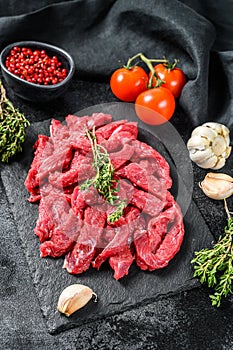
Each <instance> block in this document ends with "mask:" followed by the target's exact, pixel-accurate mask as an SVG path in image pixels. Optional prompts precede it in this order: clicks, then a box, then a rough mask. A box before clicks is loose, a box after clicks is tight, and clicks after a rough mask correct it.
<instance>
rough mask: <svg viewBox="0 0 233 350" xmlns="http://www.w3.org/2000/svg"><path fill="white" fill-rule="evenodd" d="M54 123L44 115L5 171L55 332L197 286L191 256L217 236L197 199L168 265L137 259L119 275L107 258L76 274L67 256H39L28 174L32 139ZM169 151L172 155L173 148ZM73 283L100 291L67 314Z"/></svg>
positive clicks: (47, 318)
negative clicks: (156, 266)
mask: <svg viewBox="0 0 233 350" xmlns="http://www.w3.org/2000/svg"><path fill="white" fill-rule="evenodd" d="M49 123H50V121H44V122H38V123H34V124H32V125H31V126H30V128H29V129H28V135H27V141H26V142H25V144H24V151H23V153H22V155H20V156H19V157H18V159H17V161H14V162H12V163H11V164H9V165H5V166H4V167H3V168H2V171H1V176H2V180H3V183H4V186H5V189H6V193H7V196H8V200H9V203H10V205H11V209H12V212H13V215H14V218H15V221H16V224H17V228H18V232H17V233H16V234H19V239H20V238H21V240H22V242H23V246H24V251H25V255H26V259H27V262H28V265H29V269H30V273H31V276H32V279H33V284H34V286H35V290H36V295H37V297H38V300H39V303H40V307H41V310H42V313H43V315H44V317H45V321H46V323H47V327H48V331H49V333H57V332H60V331H64V330H67V329H69V328H72V327H77V326H79V325H80V324H83V323H85V322H91V321H94V320H96V319H100V318H104V317H106V316H109V315H112V314H116V313H120V312H123V311H125V310H127V309H130V308H133V307H136V306H139V305H142V304H146V303H149V302H151V301H153V300H155V299H156V298H158V297H160V296H164V295H168V294H174V293H177V292H179V291H181V290H186V289H191V288H193V287H195V286H197V285H198V282H197V280H196V279H193V278H192V274H193V271H192V266H191V264H190V260H191V259H192V257H193V253H194V251H195V250H199V249H200V248H202V247H204V246H207V245H209V244H210V242H211V241H212V240H213V237H212V235H211V233H210V232H209V229H208V227H207V226H206V224H205V222H204V220H203V219H202V217H201V214H200V212H199V210H198V209H197V207H196V205H195V204H194V202H193V201H191V204H190V206H189V209H188V211H187V213H186V215H185V218H184V222H185V232H186V233H185V238H184V241H183V244H182V247H181V250H180V252H179V253H178V254H177V255H176V256H175V258H174V259H173V260H172V261H171V262H170V264H169V266H168V267H166V268H164V269H162V270H158V271H154V272H143V271H141V270H140V269H139V268H137V267H136V266H135V265H133V266H132V267H131V268H130V271H129V275H128V276H126V277H124V278H123V279H122V280H120V281H116V280H114V278H113V271H112V270H111V269H110V267H108V265H107V264H106V265H105V266H104V267H103V268H102V269H101V270H100V271H99V272H98V271H97V270H95V269H92V268H91V269H89V270H88V271H87V272H86V273H84V274H82V275H78V276H73V275H69V274H68V273H67V272H66V270H64V269H62V265H63V258H60V259H50V258H45V259H41V258H40V257H39V240H38V238H37V237H36V236H35V235H34V233H33V229H34V227H35V223H36V220H37V217H38V207H37V205H35V204H30V203H29V202H28V201H27V200H26V198H27V197H28V193H27V191H26V189H25V187H24V180H25V178H26V175H27V171H28V169H29V166H30V163H31V160H32V157H33V152H32V145H33V143H34V142H35V140H36V138H37V135H38V133H43V134H48V130H49ZM144 137H145V134H144V135H142V138H144ZM155 143H157V146H158V148H160V149H159V151H160V152H161V153H164V152H165V150H164V148H163V146H162V145H160V144H159V142H158V140H157V141H155ZM164 156H165V157H166V158H169V156H168V154H167V153H166V154H164ZM169 161H171V160H170V159H169ZM171 165H172V164H171ZM172 173H173V175H174V176H173V178H174V177H175V176H176V175H175V171H174V167H173V166H172ZM174 182H176V180H175V181H174ZM173 191H174V192H176V188H175V187H174V188H173ZM72 283H82V284H85V285H88V286H90V287H91V288H92V289H93V290H94V291H95V293H97V295H98V303H91V302H90V303H89V304H88V305H87V306H86V307H85V308H83V309H81V310H79V311H78V312H77V313H75V314H74V315H73V316H71V317H70V318H66V317H65V316H63V315H61V314H60V313H59V312H58V311H57V310H56V306H57V301H58V298H59V295H60V293H61V291H62V290H63V289H64V288H65V287H66V286H68V285H70V284H72Z"/></svg>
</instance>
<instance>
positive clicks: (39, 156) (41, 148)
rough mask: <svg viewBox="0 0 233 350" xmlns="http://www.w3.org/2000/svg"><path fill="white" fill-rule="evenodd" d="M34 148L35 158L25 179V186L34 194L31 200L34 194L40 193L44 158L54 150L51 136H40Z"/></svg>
mask: <svg viewBox="0 0 233 350" xmlns="http://www.w3.org/2000/svg"><path fill="white" fill-rule="evenodd" d="M33 148H34V149H35V153H34V159H33V161H32V164H31V167H30V170H29V172H28V175H27V177H26V180H25V186H26V188H27V190H28V192H30V193H31V194H32V198H31V199H29V201H33V195H35V194H36V195H39V193H40V191H39V185H40V181H39V177H38V172H39V169H40V166H41V163H42V162H43V160H44V159H45V158H46V157H48V156H50V155H51V154H52V152H53V145H52V144H51V142H50V138H49V137H48V136H44V135H39V136H38V139H37V141H36V143H35V145H34V147H33Z"/></svg>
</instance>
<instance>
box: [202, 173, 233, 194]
mask: <svg viewBox="0 0 233 350" xmlns="http://www.w3.org/2000/svg"><path fill="white" fill-rule="evenodd" d="M199 186H200V188H201V189H202V191H203V192H204V193H205V195H206V196H207V197H209V198H212V199H217V200H222V199H226V198H228V197H230V196H231V195H232V194H233V178H232V177H231V176H229V175H227V174H223V173H208V174H207V175H206V176H205V178H204V180H203V181H202V182H201V183H200V184H199Z"/></svg>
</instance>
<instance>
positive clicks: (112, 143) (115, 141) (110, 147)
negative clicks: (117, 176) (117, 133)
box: [101, 137, 123, 153]
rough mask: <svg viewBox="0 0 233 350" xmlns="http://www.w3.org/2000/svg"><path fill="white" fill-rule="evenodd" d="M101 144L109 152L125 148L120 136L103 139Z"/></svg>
mask: <svg viewBox="0 0 233 350" xmlns="http://www.w3.org/2000/svg"><path fill="white" fill-rule="evenodd" d="M101 145H102V146H103V147H104V148H105V149H106V150H107V152H108V153H113V152H118V151H120V150H121V149H122V148H123V143H122V140H121V139H119V138H118V137H111V138H110V139H108V140H103V142H101Z"/></svg>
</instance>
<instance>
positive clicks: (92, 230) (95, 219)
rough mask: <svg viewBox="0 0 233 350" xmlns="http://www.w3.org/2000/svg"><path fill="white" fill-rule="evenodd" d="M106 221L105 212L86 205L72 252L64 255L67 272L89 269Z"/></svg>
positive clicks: (76, 272)
mask: <svg viewBox="0 0 233 350" xmlns="http://www.w3.org/2000/svg"><path fill="white" fill-rule="evenodd" d="M105 222H106V214H105V213H103V212H100V211H98V209H96V207H95V208H94V207H88V208H87V209H86V210H85V213H84V224H83V227H82V229H81V232H80V235H79V237H78V240H77V243H76V244H75V246H74V248H73V250H72V252H70V253H68V254H67V256H66V257H65V262H64V266H63V267H64V268H66V269H67V271H68V272H69V273H72V274H78V273H82V272H84V271H86V270H87V269H89V267H90V264H91V261H92V259H93V258H94V256H95V254H96V249H97V248H98V246H99V244H100V242H101V234H102V231H103V228H104V226H105Z"/></svg>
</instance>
